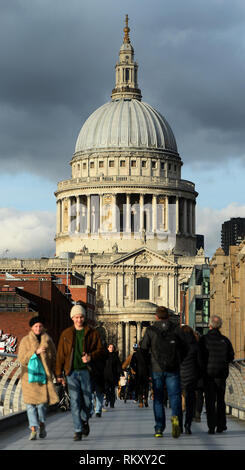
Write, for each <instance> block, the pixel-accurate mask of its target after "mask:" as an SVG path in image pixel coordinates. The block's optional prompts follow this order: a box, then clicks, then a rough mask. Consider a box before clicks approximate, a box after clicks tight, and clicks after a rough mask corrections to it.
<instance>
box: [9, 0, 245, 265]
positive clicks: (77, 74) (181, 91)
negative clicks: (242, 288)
mask: <svg viewBox="0 0 245 470" xmlns="http://www.w3.org/2000/svg"><path fill="white" fill-rule="evenodd" d="M0 13H1V15H0V64H1V73H0V160H1V173H0V255H1V253H4V252H6V249H8V250H9V251H8V256H18V257H20V256H23V257H27V256H37V257H38V256H40V253H42V254H43V255H45V254H46V255H48V256H49V255H50V256H51V255H53V253H54V251H55V246H54V241H53V239H54V236H55V226H56V220H55V211H56V204H55V196H54V192H55V190H56V188H57V183H58V181H61V180H63V179H67V178H69V177H70V165H69V162H70V160H71V158H72V155H73V152H74V148H75V141H76V138H77V136H78V133H79V130H80V128H81V127H82V125H83V123H84V121H85V120H86V119H87V117H88V116H89V115H90V114H91V113H92V112H93V111H94V110H95V109H96V108H98V107H99V106H101V105H102V104H104V103H105V102H106V101H109V100H110V95H111V90H112V88H113V87H114V81H115V76H114V74H115V71H114V66H115V63H116V61H117V58H118V52H119V48H120V46H121V43H122V36H123V27H124V18H125V14H126V13H127V14H128V15H129V26H130V29H131V31H130V37H131V42H132V44H133V47H134V50H135V59H136V61H137V62H138V64H139V80H138V81H139V87H140V89H141V91H142V95H143V100H144V101H146V102H147V103H149V104H151V105H152V106H153V107H155V108H156V109H157V110H158V111H159V112H160V113H161V114H163V115H164V117H165V118H166V119H167V121H168V122H169V124H170V125H171V127H172V129H173V132H174V134H175V137H176V140H177V145H178V149H179V153H180V156H181V158H182V161H183V163H184V165H183V167H182V178H183V179H187V180H190V181H193V182H194V183H195V184H196V190H197V191H198V193H199V196H198V200H197V233H203V234H204V235H205V247H206V253H207V255H208V256H212V255H213V253H214V252H215V250H216V249H217V248H218V247H219V246H220V230H221V225H222V223H223V222H224V220H228V219H229V218H230V217H238V216H240V217H245V198H244V195H245V191H244V175H245V133H244V128H245V107H244V102H245V87H244V75H245V61H244V56H245V32H244V24H245V2H244V0H233V2H227V1H226V0H206V2H203V1H200V0H186V1H185V2H183V1H182V0H165V1H164V2H162V0H152V2H151V4H149V2H148V1H146V0H133V1H132V0H125V1H124V2H121V1H119V0H104V1H103V2H101V0H83V1H82V2H81V1H79V0H70V2H66V1H65V0H53V1H52V2H50V0H22V1H19V0H12V1H11V2H9V1H8V0H2V2H1V5H0Z"/></svg>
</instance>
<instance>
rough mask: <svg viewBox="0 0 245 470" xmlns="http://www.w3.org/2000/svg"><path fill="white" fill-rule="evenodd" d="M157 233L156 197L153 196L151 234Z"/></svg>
mask: <svg viewBox="0 0 245 470" xmlns="http://www.w3.org/2000/svg"><path fill="white" fill-rule="evenodd" d="M156 231H157V197H156V195H155V194H153V195H152V232H153V233H156Z"/></svg>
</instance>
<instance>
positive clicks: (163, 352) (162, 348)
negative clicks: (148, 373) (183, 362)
mask: <svg viewBox="0 0 245 470" xmlns="http://www.w3.org/2000/svg"><path fill="white" fill-rule="evenodd" d="M150 328H151V330H153V331H154V332H155V333H156V336H155V340H154V355H155V359H156V361H157V362H158V364H159V366H160V368H161V369H162V371H165V372H173V371H176V370H178V369H179V363H180V355H179V343H178V339H177V337H176V335H175V332H174V330H175V329H174V328H169V329H167V330H163V331H161V330H160V329H159V328H157V327H156V326H154V325H153V326H151V327H150Z"/></svg>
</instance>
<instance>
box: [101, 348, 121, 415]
mask: <svg viewBox="0 0 245 470" xmlns="http://www.w3.org/2000/svg"><path fill="white" fill-rule="evenodd" d="M121 374H122V365H121V361H120V359H119V357H118V353H117V352H116V351H115V346H114V345H113V344H109V346H108V355H107V359H106V363H105V369H104V380H105V395H106V401H105V405H106V406H107V405H108V404H109V403H110V407H111V408H114V404H115V400H116V394H115V387H116V386H117V385H118V382H119V378H120V375H121Z"/></svg>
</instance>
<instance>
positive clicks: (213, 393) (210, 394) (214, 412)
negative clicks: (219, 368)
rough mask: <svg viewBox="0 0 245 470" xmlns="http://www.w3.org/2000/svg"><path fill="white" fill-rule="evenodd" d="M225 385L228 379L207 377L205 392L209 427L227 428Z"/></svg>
mask: <svg viewBox="0 0 245 470" xmlns="http://www.w3.org/2000/svg"><path fill="white" fill-rule="evenodd" d="M225 387H226V379H217V378H212V377H208V378H206V379H205V383H204V393H205V403H206V412H207V424H208V428H209V429H212V430H214V429H215V428H216V427H217V428H218V429H221V430H222V429H223V430H224V429H225V428H226V410H225V409H226V405H225Z"/></svg>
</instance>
